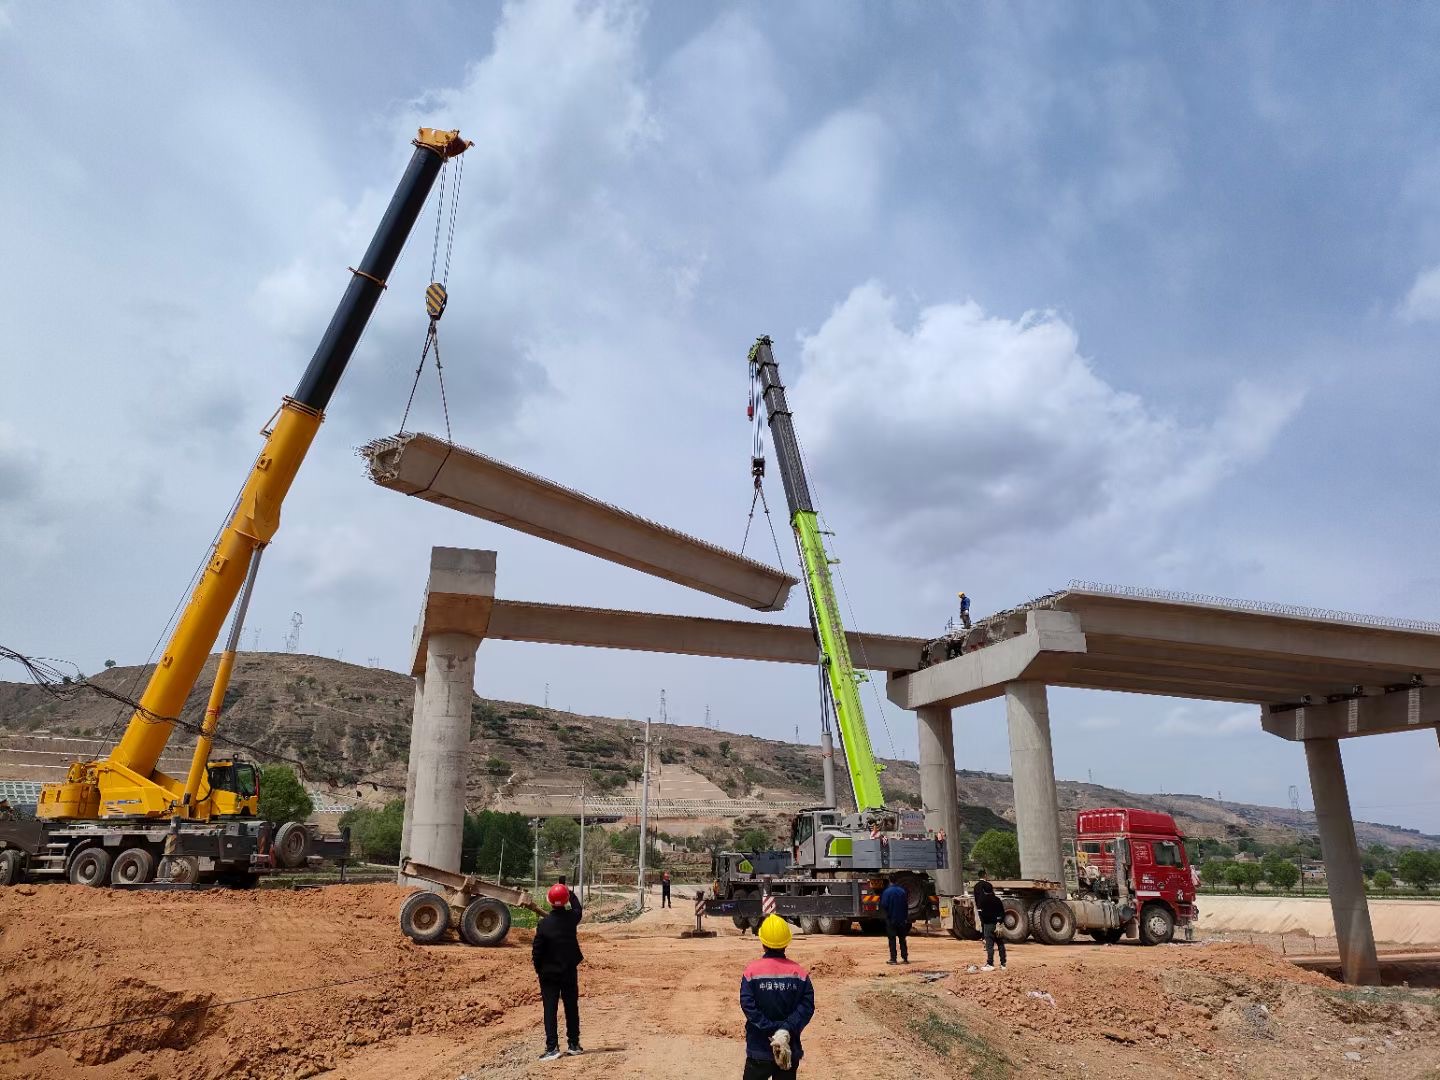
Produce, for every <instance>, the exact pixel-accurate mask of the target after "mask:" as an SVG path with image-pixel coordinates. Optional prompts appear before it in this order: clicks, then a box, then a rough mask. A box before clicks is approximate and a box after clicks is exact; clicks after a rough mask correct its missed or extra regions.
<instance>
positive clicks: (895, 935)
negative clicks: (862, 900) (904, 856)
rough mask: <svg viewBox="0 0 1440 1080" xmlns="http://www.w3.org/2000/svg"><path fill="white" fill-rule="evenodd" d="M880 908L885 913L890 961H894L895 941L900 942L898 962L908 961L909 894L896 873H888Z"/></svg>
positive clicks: (906, 962) (905, 962)
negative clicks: (888, 879) (888, 878)
mask: <svg viewBox="0 0 1440 1080" xmlns="http://www.w3.org/2000/svg"><path fill="white" fill-rule="evenodd" d="M880 910H881V911H882V912H884V913H885V937H886V938H887V939H888V940H889V942H890V961H889V962H890V963H892V964H893V963H895V943H896V942H897V941H898V942H899V943H900V962H901V963H902V964H908V963H909V962H910V945H909V941H908V939H909V937H910V894H909V893H907V892H906V891H905V889H904V886H902V885H901V884H900V877H899V875H898V874H891V875H890V884H889V885H887V886H885V890H884V891H883V892H882V893H881V894H880Z"/></svg>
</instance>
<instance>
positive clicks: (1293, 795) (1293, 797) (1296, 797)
mask: <svg viewBox="0 0 1440 1080" xmlns="http://www.w3.org/2000/svg"><path fill="white" fill-rule="evenodd" d="M1290 809H1291V810H1294V811H1295V827H1296V828H1297V829H1298V828H1299V827H1300V789H1299V788H1298V787H1296V786H1295V785H1294V784H1291V785H1290Z"/></svg>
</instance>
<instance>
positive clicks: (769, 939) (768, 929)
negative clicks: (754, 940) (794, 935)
mask: <svg viewBox="0 0 1440 1080" xmlns="http://www.w3.org/2000/svg"><path fill="white" fill-rule="evenodd" d="M755 936H756V937H758V938H759V939H760V944H761V945H764V946H765V947H766V948H767V949H783V948H785V946H787V945H789V944H790V937H791V934H790V924H789V923H788V922H786V921H785V920H784V919H782V918H781V917H780V916H779V915H767V916H765V921H764V922H762V923H761V924H760V929H759V930H758V931H756V934H755Z"/></svg>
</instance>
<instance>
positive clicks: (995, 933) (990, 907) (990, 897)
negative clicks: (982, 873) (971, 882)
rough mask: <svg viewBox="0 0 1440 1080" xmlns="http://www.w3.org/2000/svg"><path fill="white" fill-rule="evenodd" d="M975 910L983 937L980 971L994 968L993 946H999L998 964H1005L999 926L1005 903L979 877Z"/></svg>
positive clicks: (992, 887) (1002, 940)
mask: <svg viewBox="0 0 1440 1080" xmlns="http://www.w3.org/2000/svg"><path fill="white" fill-rule="evenodd" d="M975 912H976V914H977V915H979V916H980V933H981V934H982V935H983V936H984V938H985V966H984V967H982V968H981V969H980V970H981V971H994V970H995V947H996V946H997V945H998V946H999V947H1000V966H1001V967H1002V968H1003V967H1004V966H1005V939H1004V938H1003V937H1001V936H1000V932H999V926H1000V924H1001V923H1002V922H1003V921H1004V920H1005V905H1004V904H1003V903H1001V901H1000V897H998V896H996V895H995V886H993V885H991V884H990V882H988V881H986V880H985V878H984V877H981V878H980V880H979V881H977V882H975Z"/></svg>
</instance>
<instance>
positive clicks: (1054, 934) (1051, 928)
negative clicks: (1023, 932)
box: [1032, 897, 1075, 945]
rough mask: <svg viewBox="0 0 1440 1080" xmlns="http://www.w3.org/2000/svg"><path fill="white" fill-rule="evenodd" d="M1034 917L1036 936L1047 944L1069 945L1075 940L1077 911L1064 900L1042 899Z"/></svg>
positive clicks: (1033, 914)
mask: <svg viewBox="0 0 1440 1080" xmlns="http://www.w3.org/2000/svg"><path fill="white" fill-rule="evenodd" d="M1032 919H1033V920H1034V921H1033V924H1032V925H1033V927H1034V930H1035V936H1036V937H1037V938H1039V939H1040V941H1041V942H1043V943H1044V944H1046V945H1069V944H1070V942H1072V941H1074V940H1075V912H1074V911H1072V910H1071V909H1070V905H1069V904H1067V903H1066V902H1065V901H1064V900H1059V899H1056V898H1054V897H1051V898H1050V899H1049V900H1045V901H1042V902H1041V903H1040V904H1039V905H1038V906H1037V907H1036V908H1035V910H1034V912H1033V913H1032Z"/></svg>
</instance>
